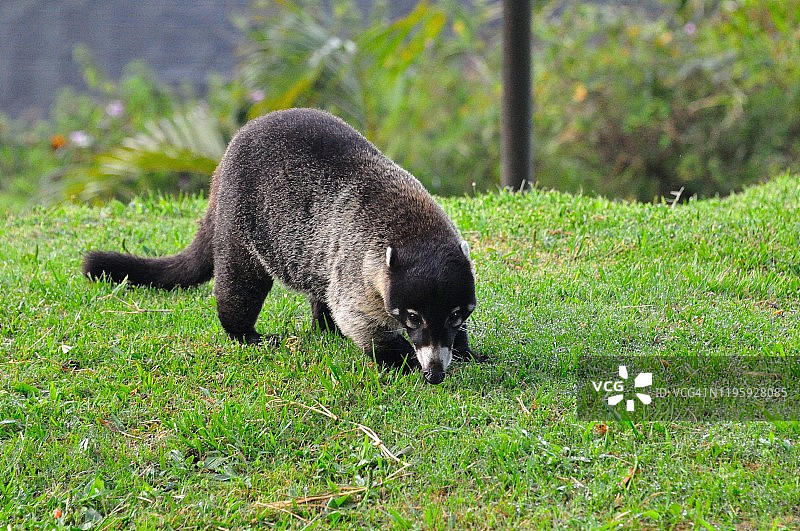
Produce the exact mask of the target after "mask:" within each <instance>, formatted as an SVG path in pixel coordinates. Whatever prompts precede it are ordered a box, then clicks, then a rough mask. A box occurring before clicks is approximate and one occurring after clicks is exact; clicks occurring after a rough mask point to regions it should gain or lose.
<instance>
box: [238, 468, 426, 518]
mask: <svg viewBox="0 0 800 531" xmlns="http://www.w3.org/2000/svg"><path fill="white" fill-rule="evenodd" d="M410 466H411V463H406V464H405V465H403V466H402V467H400V468H398V469H397V470H395V471H394V472H392V473H391V474H389V475H388V476H386V477H385V478H384V479H382V480H378V481H377V482H375V483H374V484H373V485H371V487H367V486H364V487H342V488H340V489H339V490H337V491H336V492H326V493H325V494H317V495H314V496H304V497H302V498H290V499H288V500H281V501H277V502H269V503H264V502H255V503H254V505H256V506H259V507H266V508H268V509H275V510H277V511H283V512H289V511H288V509H289V508H290V507H293V506H295V505H298V506H300V505H306V506H312V507H320V506H322V505H325V504H327V503H328V502H330V500H332V499H333V498H340V497H342V496H357V495H359V494H364V493H365V492H367V490H368V489H369V488H380V487H383V486H385V485H386V483H387V482H388V481H390V480H392V479H394V478H396V477H402V476H401V474H402V473H403V472H404V471H405V470H406V469H407V468H408V467H410Z"/></svg>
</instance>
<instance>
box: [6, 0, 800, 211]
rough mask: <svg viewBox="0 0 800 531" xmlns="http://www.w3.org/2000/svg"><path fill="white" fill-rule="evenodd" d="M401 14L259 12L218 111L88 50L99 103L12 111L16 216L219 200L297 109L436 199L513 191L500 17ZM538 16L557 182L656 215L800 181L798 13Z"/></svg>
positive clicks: (67, 96)
mask: <svg viewBox="0 0 800 531" xmlns="http://www.w3.org/2000/svg"><path fill="white" fill-rule="evenodd" d="M326 6H327V7H326ZM387 6H388V3H386V2H384V3H381V2H378V3H377V4H376V6H375V7H374V8H373V9H371V11H370V12H369V13H364V12H362V11H361V10H360V9H359V8H358V5H357V3H356V2H355V1H352V0H335V1H332V2H322V1H317V2H294V1H283V2H265V1H264V2H261V1H256V2H254V4H253V6H252V9H251V11H250V12H249V13H248V14H247V15H246V16H242V17H240V18H239V19H237V20H236V21H235V22H236V23H237V25H238V26H239V27H240V29H241V31H242V43H241V55H240V60H239V65H238V68H237V73H236V75H235V76H234V78H233V79H221V78H210V79H209V80H208V87H207V90H206V91H205V93H204V94H203V95H199V94H197V93H196V92H194V91H193V90H192V89H191V88H187V87H166V86H163V85H161V84H159V83H158V82H157V81H156V80H155V77H154V76H153V74H152V73H150V72H149V70H148V69H147V67H146V66H145V65H142V64H139V63H134V64H131V65H129V67H128V68H127V69H126V70H125V73H124V74H123V76H122V77H121V78H120V79H119V80H109V79H107V78H106V76H105V75H104V74H103V72H101V71H100V70H99V69H98V68H97V66H96V65H95V64H94V63H93V61H92V58H91V56H90V54H89V53H88V51H87V50H86V49H84V48H78V49H76V50H75V54H74V55H75V60H76V61H77V62H78V63H79V64H80V65H81V67H82V69H83V71H84V77H85V80H86V83H87V86H88V87H89V90H88V91H86V92H75V91H74V90H71V89H65V90H64V91H63V92H62V93H61V94H60V95H59V97H58V99H57V101H56V103H55V104H54V105H53V107H52V109H51V111H50V115H49V118H48V119H47V120H45V121H42V122H39V123H35V124H29V123H20V122H19V121H14V120H10V119H8V118H7V117H4V116H2V115H0V175H2V179H0V209H18V208H22V206H23V205H26V204H31V203H49V202H54V201H58V200H60V199H64V198H69V199H75V200H81V201H98V200H105V199H108V198H111V197H116V198H119V199H129V198H131V197H134V196H136V195H139V194H142V193H144V192H146V191H149V190H154V189H158V190H162V191H166V192H172V193H178V192H183V191H187V192H188V191H195V190H200V189H204V188H205V187H206V186H207V183H208V180H209V174H210V173H211V172H212V171H213V168H214V167H215V165H216V163H217V161H218V160H219V158H220V156H221V154H222V152H223V150H224V146H225V144H226V143H227V141H228V140H229V139H230V137H231V136H232V134H233V133H234V132H235V131H236V129H237V128H238V127H239V126H241V125H242V124H243V123H244V122H246V121H247V120H248V119H250V118H253V117H255V116H258V115H261V114H264V113H266V112H269V111H271V110H274V109H280V108H285V107H291V106H313V107H320V108H324V109H327V110H330V111H331V112H333V113H335V114H337V115H339V116H341V117H342V118H344V119H345V120H346V121H348V122H349V123H351V124H352V125H353V126H354V127H356V128H357V129H359V130H360V131H362V132H363V133H364V134H365V135H366V136H367V137H368V138H369V139H370V140H371V141H373V142H374V143H375V144H376V145H377V146H378V147H379V148H380V149H381V150H383V151H384V152H385V153H386V154H387V155H388V156H390V157H391V158H393V159H395V160H396V161H397V162H398V163H400V164H401V165H403V166H405V167H406V168H407V169H409V170H410V171H411V172H412V173H414V174H415V175H416V176H417V177H418V178H420V180H422V181H423V183H424V184H425V185H426V186H427V187H428V188H429V189H431V190H432V191H434V192H436V193H439V194H443V195H452V194H463V193H469V192H472V191H473V190H484V189H492V188H494V187H496V186H498V183H499V158H500V127H499V125H500V124H499V114H500V92H501V86H500V56H501V45H502V43H501V40H500V16H501V11H500V10H501V6H500V4H499V2H489V1H485V0H476V1H474V2H471V3H470V4H469V5H465V3H462V2H458V1H455V0H447V1H442V2H437V3H426V2H421V3H420V4H418V5H417V6H416V8H414V9H413V10H412V11H411V12H410V13H408V14H407V15H405V16H403V17H400V18H394V19H392V18H391V17H389V14H388V8H387ZM535 9H536V12H535V15H534V34H535V47H534V48H535V49H534V101H535V104H534V105H535V112H534V143H535V172H536V180H537V181H538V183H539V185H540V186H543V187H547V188H557V189H561V190H568V191H577V190H583V191H584V192H587V193H597V194H602V195H606V196H610V197H620V198H625V199H635V200H642V201H650V200H653V199H654V198H658V197H661V196H667V195H668V194H669V192H670V191H672V190H677V189H679V188H680V187H684V188H685V192H684V196H685V197H688V196H689V195H692V194H696V195H700V196H711V195H715V194H727V193H730V192H732V191H735V190H738V189H740V188H741V187H742V186H744V185H746V184H749V183H752V182H756V181H758V180H760V179H762V178H763V177H764V176H767V175H771V174H775V173H778V172H781V171H783V170H787V169H788V170H795V171H797V170H798V169H800V44H798V43H800V0H787V1H777V0H764V1H756V0H737V1H725V2H718V1H710V0H705V1H703V0H678V1H664V2H663V3H661V4H660V14H659V15H657V16H654V15H653V12H652V10H651V12H650V13H646V12H644V11H641V10H638V9H636V8H624V7H617V6H598V5H592V4H586V5H584V4H581V3H579V2H576V3H572V2H563V1H562V2H538V3H536V8H535Z"/></svg>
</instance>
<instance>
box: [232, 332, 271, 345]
mask: <svg viewBox="0 0 800 531" xmlns="http://www.w3.org/2000/svg"><path fill="white" fill-rule="evenodd" d="M231 339H235V340H236V341H238V342H239V343H241V344H243V345H248V346H255V347H259V346H265V347H274V346H277V345H279V344H280V342H281V338H280V336H278V335H276V334H259V333H258V332H256V331H252V332H247V333H244V334H240V335H231Z"/></svg>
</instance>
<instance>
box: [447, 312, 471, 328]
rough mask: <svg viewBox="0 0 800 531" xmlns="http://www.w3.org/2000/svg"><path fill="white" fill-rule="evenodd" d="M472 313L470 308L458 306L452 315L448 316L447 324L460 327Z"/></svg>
mask: <svg viewBox="0 0 800 531" xmlns="http://www.w3.org/2000/svg"><path fill="white" fill-rule="evenodd" d="M470 313H472V312H471V311H470V310H469V308H468V309H466V310H464V309H463V308H456V309H455V310H453V313H451V314H450V317H448V318H447V324H448V325H450V326H451V327H453V328H458V327H460V326H461V325H462V324H464V321H466V320H467V317H469V314H470Z"/></svg>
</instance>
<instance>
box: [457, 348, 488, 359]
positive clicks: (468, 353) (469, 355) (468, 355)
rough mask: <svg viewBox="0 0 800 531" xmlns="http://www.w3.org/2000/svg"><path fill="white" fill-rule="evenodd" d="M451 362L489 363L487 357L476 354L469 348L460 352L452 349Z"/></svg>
mask: <svg viewBox="0 0 800 531" xmlns="http://www.w3.org/2000/svg"><path fill="white" fill-rule="evenodd" d="M453 361H460V362H467V361H474V362H475V363H483V362H484V361H489V356H485V355H483V354H478V353H477V352H475V351H474V350H472V349H471V348H469V347H467V348H465V349H462V350H456V349H453Z"/></svg>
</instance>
